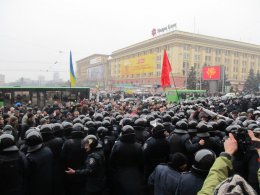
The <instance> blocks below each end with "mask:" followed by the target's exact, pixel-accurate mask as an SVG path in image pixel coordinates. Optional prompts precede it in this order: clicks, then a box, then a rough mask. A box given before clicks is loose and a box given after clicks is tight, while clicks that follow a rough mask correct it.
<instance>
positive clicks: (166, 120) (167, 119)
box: [163, 114, 172, 123]
mask: <svg viewBox="0 0 260 195" xmlns="http://www.w3.org/2000/svg"><path fill="white" fill-rule="evenodd" d="M163 122H170V123H171V122H172V118H171V116H170V115H169V114H165V115H164V116H163Z"/></svg>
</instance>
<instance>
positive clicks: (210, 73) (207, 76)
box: [202, 66, 220, 80]
mask: <svg viewBox="0 0 260 195" xmlns="http://www.w3.org/2000/svg"><path fill="white" fill-rule="evenodd" d="M202 79H203V80H219V79H220V66H205V67H203V72H202Z"/></svg>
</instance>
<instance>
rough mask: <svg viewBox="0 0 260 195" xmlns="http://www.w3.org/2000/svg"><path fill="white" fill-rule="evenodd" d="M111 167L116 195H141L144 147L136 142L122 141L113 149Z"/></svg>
mask: <svg viewBox="0 0 260 195" xmlns="http://www.w3.org/2000/svg"><path fill="white" fill-rule="evenodd" d="M110 166H111V168H112V175H113V179H114V191H115V193H114V194H115V195H121V194H125V195H139V194H140V193H141V185H142V182H143V179H142V178H143V156H142V146H141V145H140V144H139V143H136V142H135V140H134V139H133V140H131V139H130V140H124V139H122V138H121V139H120V140H119V141H117V142H116V143H115V145H114V147H113V149H112V152H111V155H110Z"/></svg>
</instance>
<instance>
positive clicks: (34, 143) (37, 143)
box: [25, 130, 42, 153]
mask: <svg viewBox="0 0 260 195" xmlns="http://www.w3.org/2000/svg"><path fill="white" fill-rule="evenodd" d="M25 143H26V145H27V146H28V149H27V152H29V153H30V152H34V151H36V150H39V149H40V148H41V147H42V136H41V134H40V133H39V132H38V131H35V130H33V131H32V132H30V133H28V134H27V135H26V137H25Z"/></svg>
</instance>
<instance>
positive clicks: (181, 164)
mask: <svg viewBox="0 0 260 195" xmlns="http://www.w3.org/2000/svg"><path fill="white" fill-rule="evenodd" d="M187 162H188V161H187V157H186V156H185V155H184V154H182V153H180V152H177V153H174V154H171V155H170V159H169V162H168V166H170V167H171V168H173V169H174V170H176V171H178V172H183V171H185V170H186V169H187Z"/></svg>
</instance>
